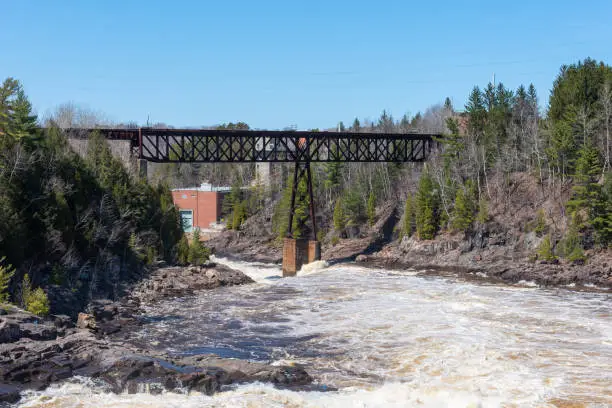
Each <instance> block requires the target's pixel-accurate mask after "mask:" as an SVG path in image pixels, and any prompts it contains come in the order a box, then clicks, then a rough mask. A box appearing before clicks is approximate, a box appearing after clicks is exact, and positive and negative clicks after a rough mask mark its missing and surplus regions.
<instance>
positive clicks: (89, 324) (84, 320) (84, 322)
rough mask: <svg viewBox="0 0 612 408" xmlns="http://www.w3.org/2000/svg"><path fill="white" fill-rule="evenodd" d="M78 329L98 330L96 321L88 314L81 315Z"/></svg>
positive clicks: (78, 320)
mask: <svg viewBox="0 0 612 408" xmlns="http://www.w3.org/2000/svg"><path fill="white" fill-rule="evenodd" d="M76 327H77V328H79V329H89V330H96V329H97V326H96V319H95V318H94V317H93V316H92V315H90V314H87V313H79V316H78V318H77V324H76Z"/></svg>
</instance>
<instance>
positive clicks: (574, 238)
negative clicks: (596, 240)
mask: <svg viewBox="0 0 612 408" xmlns="http://www.w3.org/2000/svg"><path fill="white" fill-rule="evenodd" d="M570 217H571V220H570V225H569V228H568V230H567V233H566V234H565V236H564V237H563V239H562V240H561V242H559V248H560V251H561V255H562V256H563V257H564V258H566V259H567V260H568V261H570V262H583V261H585V260H586V256H585V254H584V250H583V248H582V236H581V234H580V229H581V226H582V220H581V218H580V214H579V213H577V212H574V213H572V214H571V216H570Z"/></svg>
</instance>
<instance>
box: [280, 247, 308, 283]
mask: <svg viewBox="0 0 612 408" xmlns="http://www.w3.org/2000/svg"><path fill="white" fill-rule="evenodd" d="M308 249H309V245H308V240H306V239H296V238H285V241H284V243H283V277H287V276H295V275H296V274H297V272H298V271H299V270H300V269H302V266H303V265H304V264H306V263H308V258H309V256H308V255H309V251H308Z"/></svg>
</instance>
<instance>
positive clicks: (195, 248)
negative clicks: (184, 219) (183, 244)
mask: <svg viewBox="0 0 612 408" xmlns="http://www.w3.org/2000/svg"><path fill="white" fill-rule="evenodd" d="M209 256H210V252H209V251H208V248H206V247H205V246H204V245H203V244H202V241H201V237H200V229H199V228H196V229H195V230H194V231H193V237H192V239H191V245H190V246H189V256H188V259H187V260H188V261H189V263H190V264H192V265H203V264H204V263H206V261H208V258H209Z"/></svg>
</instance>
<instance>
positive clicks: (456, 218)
mask: <svg viewBox="0 0 612 408" xmlns="http://www.w3.org/2000/svg"><path fill="white" fill-rule="evenodd" d="M466 187H467V188H465V189H464V188H463V187H460V188H458V189H457V194H456V196H455V206H454V208H453V218H452V221H451V228H453V229H454V230H456V231H467V230H468V229H469V228H470V226H471V225H472V222H473V221H474V212H475V208H474V207H475V205H474V190H473V187H471V186H470V185H468V186H466ZM466 190H467V191H466Z"/></svg>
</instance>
